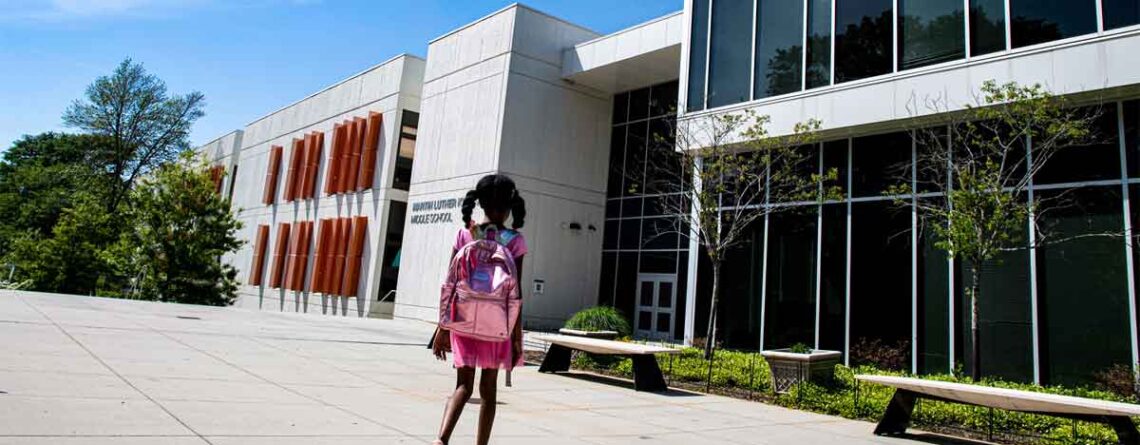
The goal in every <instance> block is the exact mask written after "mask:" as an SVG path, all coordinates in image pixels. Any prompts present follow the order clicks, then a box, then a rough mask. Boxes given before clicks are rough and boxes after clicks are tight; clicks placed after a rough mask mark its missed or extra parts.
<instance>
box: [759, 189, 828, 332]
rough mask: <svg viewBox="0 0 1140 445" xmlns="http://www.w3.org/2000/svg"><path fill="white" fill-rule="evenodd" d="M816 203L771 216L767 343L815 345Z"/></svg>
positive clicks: (766, 316)
mask: <svg viewBox="0 0 1140 445" xmlns="http://www.w3.org/2000/svg"><path fill="white" fill-rule="evenodd" d="M815 207H816V206H811V210H807V211H793V212H786V213H776V214H773V215H771V216H770V217H769V224H770V225H769V229H768V253H767V256H768V260H767V261H768V268H767V269H768V280H767V281H768V284H767V286H768V291H767V294H766V296H765V301H764V305H765V308H764V317H765V320H764V330H765V333H764V345H762V346H763V347H764V348H766V349H776V348H787V347H790V346H792V345H794V344H796V343H804V344H808V345H813V344H815V269H816V255H815V254H816V249H815V246H816V239H817V237H818V235H819V233H818V231H817V229H816V227H817V224H818V217H817V216H816V212H815Z"/></svg>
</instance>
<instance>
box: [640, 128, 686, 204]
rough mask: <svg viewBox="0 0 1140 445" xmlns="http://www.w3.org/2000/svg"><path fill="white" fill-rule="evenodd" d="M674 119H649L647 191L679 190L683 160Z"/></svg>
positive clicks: (666, 191)
mask: <svg viewBox="0 0 1140 445" xmlns="http://www.w3.org/2000/svg"><path fill="white" fill-rule="evenodd" d="M673 132H674V125H673V122H672V119H668V118H655V119H653V120H651V121H649V139H648V141H647V142H648V149H647V152H648V158H647V159H648V162H647V165H646V170H645V193H647V194H651V195H659V194H662V193H674V192H677V191H679V187H680V184H681V182H682V173H681V172H682V171H683V162H682V159H681V155H680V154H678V153H677V151H676V149H675V147H676V144H675V143H674V141H675V138H674V137H673Z"/></svg>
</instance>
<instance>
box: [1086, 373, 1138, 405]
mask: <svg viewBox="0 0 1140 445" xmlns="http://www.w3.org/2000/svg"><path fill="white" fill-rule="evenodd" d="M1093 378H1094V379H1095V380H1096V386H1097V388H1098V389H1100V390H1103V391H1108V392H1111V393H1114V394H1116V395H1119V396H1121V397H1128V398H1132V399H1137V398H1140V392H1138V389H1140V388H1137V375H1136V372H1135V371H1133V370H1132V367H1131V366H1128V365H1123V364H1117V365H1115V366H1113V367H1111V368H1108V369H1106V370H1104V371H1100V372H1097V373H1095V374H1093Z"/></svg>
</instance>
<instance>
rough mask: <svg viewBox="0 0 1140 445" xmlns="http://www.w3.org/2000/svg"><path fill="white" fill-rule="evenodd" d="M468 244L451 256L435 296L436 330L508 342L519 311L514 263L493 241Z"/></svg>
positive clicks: (490, 232)
mask: <svg viewBox="0 0 1140 445" xmlns="http://www.w3.org/2000/svg"><path fill="white" fill-rule="evenodd" d="M487 235H488V236H487V238H489V239H483V240H477V241H472V242H470V243H468V244H467V245H466V246H463V248H461V249H459V251H458V252H456V253H455V257H453V258H452V259H451V267H449V268H448V273H447V281H445V282H444V283H443V286H442V289H441V290H440V295H439V326H440V328H443V329H446V330H448V331H451V332H454V333H455V334H456V335H459V336H462V337H470V338H474V339H479V340H485V341H491V342H502V341H508V340H510V339H511V333H512V332H514V329H515V322H516V320H518V316H519V311H520V310H521V308H522V297H521V295H520V293H519V288H518V279H517V278H516V276H515V275H516V274H517V271H516V270H515V259H514V258H513V257H512V256H511V252H510V251H509V250H507V248H506V247H504V246H503V245H502V244H499V243H498V242H497V241H495V240H494V239H495V236H494V231H489V232H488V233H487Z"/></svg>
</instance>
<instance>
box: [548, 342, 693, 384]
mask: <svg viewBox="0 0 1140 445" xmlns="http://www.w3.org/2000/svg"><path fill="white" fill-rule="evenodd" d="M534 339H535V340H538V341H542V342H546V343H549V344H550V348H549V349H548V350H547V351H546V358H545V359H543V360H542V366H541V367H539V368H538V372H546V373H553V372H565V371H569V370H570V352H571V351H575V350H576V351H583V352H588V353H590V354H598V355H621V356H626V357H629V358H630V359H632V360H633V387H634V389H636V390H638V391H653V392H661V391H665V390H667V389H669V388H668V386H666V385H665V378H664V377H663V376H662V375H661V368H660V367H659V366H657V358H656V357H654V354H678V353H680V352H681V350H679V349H674V348H666V347H661V346H651V345H643V344H638V343H628V342H621V341H614V340H602V339H597V338H587V337H575V336H570V335H555V334H540V335H535V336H534Z"/></svg>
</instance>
